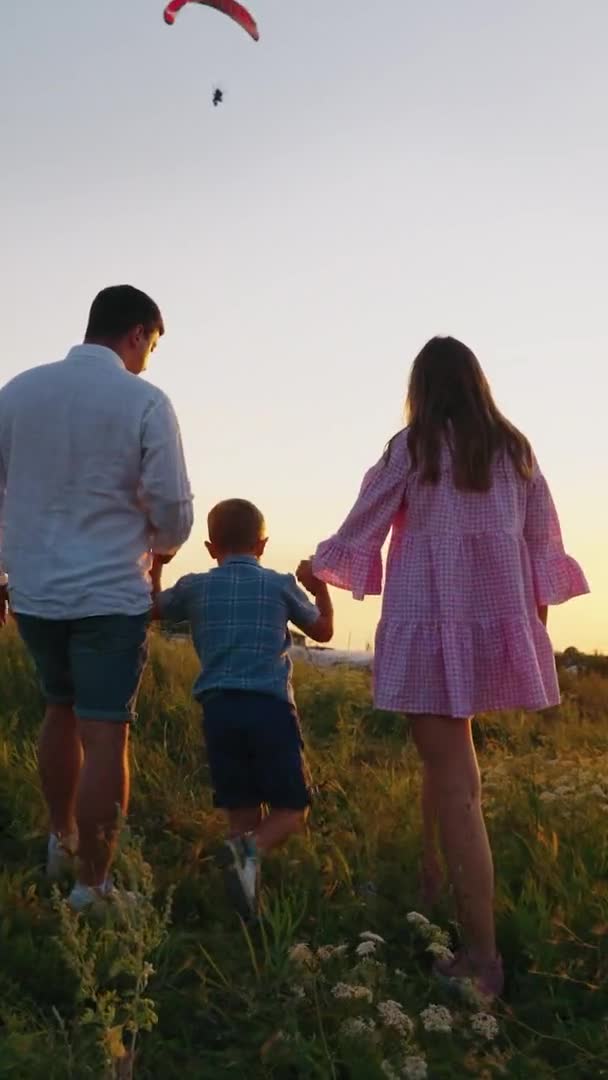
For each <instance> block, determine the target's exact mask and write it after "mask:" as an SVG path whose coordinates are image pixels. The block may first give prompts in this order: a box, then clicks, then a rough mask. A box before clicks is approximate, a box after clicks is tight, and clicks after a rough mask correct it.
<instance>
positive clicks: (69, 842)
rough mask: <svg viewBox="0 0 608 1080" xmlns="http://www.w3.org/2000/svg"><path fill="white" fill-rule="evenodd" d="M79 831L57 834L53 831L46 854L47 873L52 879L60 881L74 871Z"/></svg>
mask: <svg viewBox="0 0 608 1080" xmlns="http://www.w3.org/2000/svg"><path fill="white" fill-rule="evenodd" d="M77 851H78V833H76V832H74V833H68V834H66V835H65V836H57V834H56V833H51V834H50V836H49V843H48V847H47V854H46V875H47V877H49V878H50V879H51V881H60V880H61V878H64V877H68V876H69V875H70V874H73V873H74V864H75V859H76V852H77Z"/></svg>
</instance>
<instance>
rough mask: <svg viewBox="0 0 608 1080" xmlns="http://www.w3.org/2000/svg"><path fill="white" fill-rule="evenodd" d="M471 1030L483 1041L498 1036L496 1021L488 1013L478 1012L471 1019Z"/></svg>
mask: <svg viewBox="0 0 608 1080" xmlns="http://www.w3.org/2000/svg"><path fill="white" fill-rule="evenodd" d="M471 1028H472V1030H473V1031H474V1032H475V1034H476V1035H481V1037H482V1038H483V1039H488V1041H490V1040H491V1039H495V1038H496V1036H497V1035H498V1020H497V1019H496V1017H495V1016H492V1015H491V1014H490V1013H484V1012H479V1013H476V1014H475V1016H473V1017H471Z"/></svg>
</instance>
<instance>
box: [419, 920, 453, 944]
mask: <svg viewBox="0 0 608 1080" xmlns="http://www.w3.org/2000/svg"><path fill="white" fill-rule="evenodd" d="M423 936H424V937H427V938H429V939H430V940H431V942H433V943H434V944H435V945H442V946H443V948H444V949H449V947H450V941H451V938H450V935H449V932H448V931H447V930H442V929H441V927H440V926H435V923H431V924H430V926H429V927H428V929H427V931H426V933H424V934H423Z"/></svg>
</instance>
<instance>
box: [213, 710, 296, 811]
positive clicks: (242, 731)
mask: <svg viewBox="0 0 608 1080" xmlns="http://www.w3.org/2000/svg"><path fill="white" fill-rule="evenodd" d="M201 704H202V706H203V731H204V733H205V741H206V744H207V757H208V761H209V769H210V771H211V781H212V784H213V788H214V804H215V806H217V807H221V808H222V809H224V810H240V809H243V808H245V807H253V806H259V805H260V804H261V803H267V804H268V805H269V806H271V807H272V808H273V809H275V810H303V809H304V808H305V807H307V806H308V805H309V803H310V791H309V786H308V783H307V767H306V763H305V761H304V755H303V749H304V743H303V741H302V733H301V730H300V722H299V719H298V714H297V712H296V709H295V706H294V705H290V704H289V702H288V701H283V700H281V699H280V698H276V697H272V696H271V695H270V694H256V693H252V692H250V691H243V690H208V691H206V692H205V694H204V695H203V698H202V702H201Z"/></svg>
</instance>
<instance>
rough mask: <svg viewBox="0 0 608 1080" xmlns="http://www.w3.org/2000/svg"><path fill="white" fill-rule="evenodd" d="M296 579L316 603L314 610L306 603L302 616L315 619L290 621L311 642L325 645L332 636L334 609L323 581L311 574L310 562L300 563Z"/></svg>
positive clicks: (293, 619)
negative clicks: (306, 615) (305, 615)
mask: <svg viewBox="0 0 608 1080" xmlns="http://www.w3.org/2000/svg"><path fill="white" fill-rule="evenodd" d="M297 578H298V581H299V582H300V584H301V585H303V586H304V588H305V589H307V590H308V592H310V593H312V595H313V596H314V598H315V602H316V610H315V608H312V605H310V604H309V603H308V602H307V604H306V611H305V612H304V613H303V614H308V615H309V616H312V615H313V613H314V614H316V619H315V618H314V616H313V621H312V622H311V621H310V617H309V618H308V619H306V618H305V619H302V620H301V621H300V622H298V619H297V618H294V617H293V616H292V621H293V622H294V623H295V625H296V626H298V627H299V629H300V630H302V631H303V632H304V633H305V634H307V635H308V637H310V638H312V640H313V641H318V642H319V644H325V643H327V642H328V641H331V639H332V637H333V636H334V607H333V604H332V602H331V596H330V595H329V589H328V588H327V585H326V584H325V582H324V581H320V580H319V578H316V577H315V576H314V574H313V572H312V569H311V566H310V560H307V561H306V562H302V563H300V565H299V567H298V571H297Z"/></svg>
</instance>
